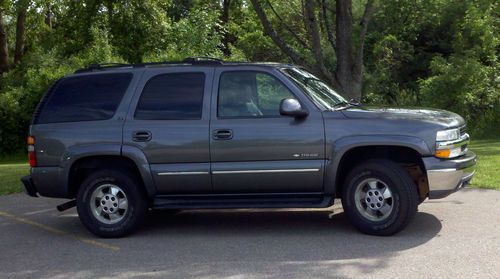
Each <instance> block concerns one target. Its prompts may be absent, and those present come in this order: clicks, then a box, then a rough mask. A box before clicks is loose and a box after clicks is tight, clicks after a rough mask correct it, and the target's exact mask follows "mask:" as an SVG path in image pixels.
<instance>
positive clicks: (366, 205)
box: [354, 178, 394, 221]
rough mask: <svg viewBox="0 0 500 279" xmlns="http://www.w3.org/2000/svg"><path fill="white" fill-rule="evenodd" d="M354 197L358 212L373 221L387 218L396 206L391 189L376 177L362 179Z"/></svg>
mask: <svg viewBox="0 0 500 279" xmlns="http://www.w3.org/2000/svg"><path fill="white" fill-rule="evenodd" d="M354 199H355V203H356V208H357V210H358V212H359V213H361V215H363V217H365V218H367V219H368V220H371V221H382V220H384V219H386V218H387V217H389V215H391V212H392V209H393V207H394V202H393V198H392V193H391V190H390V189H389V187H388V186H387V184H385V183H384V182H382V181H381V180H379V179H376V178H368V179H365V180H363V181H361V182H360V183H359V184H358V185H357V186H356V192H355V194H354Z"/></svg>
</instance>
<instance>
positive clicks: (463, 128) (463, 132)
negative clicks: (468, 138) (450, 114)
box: [460, 125, 467, 136]
mask: <svg viewBox="0 0 500 279" xmlns="http://www.w3.org/2000/svg"><path fill="white" fill-rule="evenodd" d="M465 133H467V126H465V125H464V126H462V127H460V136H463V135H465Z"/></svg>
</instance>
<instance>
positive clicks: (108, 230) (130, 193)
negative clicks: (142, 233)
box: [76, 170, 148, 238]
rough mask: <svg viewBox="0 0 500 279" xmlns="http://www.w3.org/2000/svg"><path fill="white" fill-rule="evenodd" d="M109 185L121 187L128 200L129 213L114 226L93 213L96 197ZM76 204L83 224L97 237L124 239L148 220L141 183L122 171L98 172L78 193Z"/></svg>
mask: <svg viewBox="0 0 500 279" xmlns="http://www.w3.org/2000/svg"><path fill="white" fill-rule="evenodd" d="M107 184H113V185H117V186H118V187H119V188H120V189H121V190H122V191H123V193H124V194H125V195H126V199H127V209H126V210H124V213H123V215H122V216H123V217H122V218H120V221H118V222H117V223H114V224H107V223H104V222H102V221H100V220H98V219H97V218H96V216H94V214H93V213H92V208H91V203H90V202H91V196H92V193H93V192H94V191H95V190H96V189H97V188H98V187H100V186H103V185H107ZM94 202H95V201H94ZM76 204H77V211H78V215H79V217H80V221H81V222H82V224H83V225H84V226H85V227H86V228H87V229H88V230H89V231H90V232H92V233H93V234H95V235H97V236H100V237H105V238H116V237H122V236H125V235H127V234H129V233H131V232H132V231H134V230H135V229H137V228H138V226H139V225H140V224H141V222H142V221H143V220H144V219H145V215H146V213H147V209H148V204H147V198H146V195H145V193H144V191H143V189H142V186H141V183H140V181H139V180H138V179H137V178H136V177H134V176H131V175H129V174H127V173H126V172H125V171H120V170H98V171H95V172H93V173H91V174H90V175H89V176H88V177H87V178H86V179H85V180H84V181H83V182H82V184H81V185H80V188H79V189H78V194H77V199H76Z"/></svg>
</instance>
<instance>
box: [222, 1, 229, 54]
mask: <svg viewBox="0 0 500 279" xmlns="http://www.w3.org/2000/svg"><path fill="white" fill-rule="evenodd" d="M230 5H231V0H224V1H222V13H221V16H220V21H221V24H222V26H223V27H227V24H228V22H229V7H230ZM221 29H222V28H221ZM230 40H231V39H230V34H229V32H227V30H225V31H224V33H223V34H222V46H221V48H220V49H221V50H222V53H223V54H224V56H225V57H229V56H231V49H230V48H229V42H230Z"/></svg>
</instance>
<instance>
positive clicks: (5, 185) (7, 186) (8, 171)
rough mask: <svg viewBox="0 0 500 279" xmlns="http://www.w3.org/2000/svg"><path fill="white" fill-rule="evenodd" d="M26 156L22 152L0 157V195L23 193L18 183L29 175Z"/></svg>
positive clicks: (20, 184)
mask: <svg viewBox="0 0 500 279" xmlns="http://www.w3.org/2000/svg"><path fill="white" fill-rule="evenodd" d="M27 160H28V156H27V155H26V154H24V153H22V152H19V153H16V154H13V155H9V156H5V157H0V195H6V194H12V193H17V192H21V191H23V189H24V188H23V186H22V183H21V181H20V179H21V177H22V176H25V175H27V174H29V166H28V163H27Z"/></svg>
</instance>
